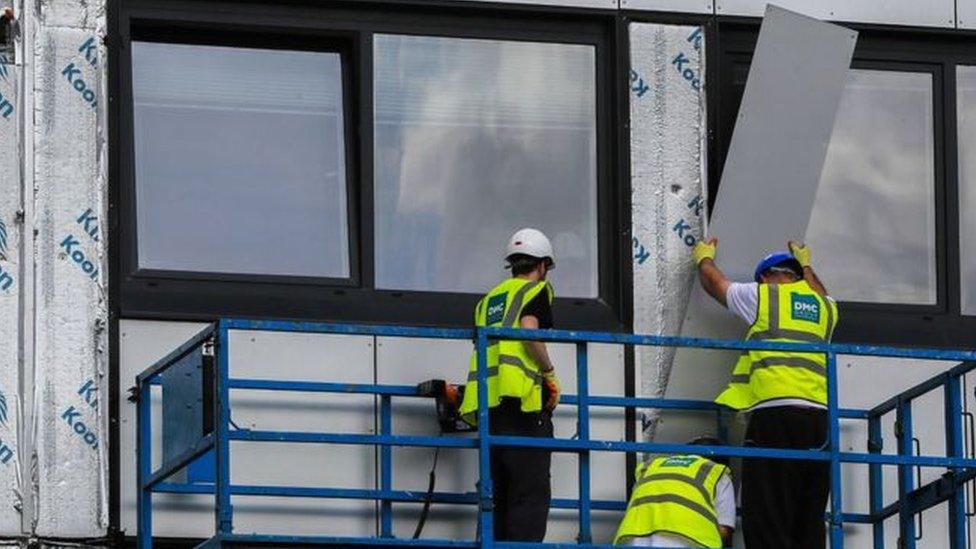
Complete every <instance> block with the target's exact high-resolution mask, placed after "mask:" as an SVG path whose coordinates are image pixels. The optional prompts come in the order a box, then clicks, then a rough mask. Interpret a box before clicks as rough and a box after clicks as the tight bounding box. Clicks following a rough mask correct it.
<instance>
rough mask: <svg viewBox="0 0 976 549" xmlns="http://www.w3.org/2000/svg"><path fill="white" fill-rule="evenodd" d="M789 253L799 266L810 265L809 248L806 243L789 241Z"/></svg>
mask: <svg viewBox="0 0 976 549" xmlns="http://www.w3.org/2000/svg"><path fill="white" fill-rule="evenodd" d="M788 244H789V246H790V253H791V254H793V257H795V258H796V260H797V261H799V262H800V266H801V267H809V266H810V248H808V247H807V245H806V244H800V243H799V242H794V241H792V240H790V241H789V243H788Z"/></svg>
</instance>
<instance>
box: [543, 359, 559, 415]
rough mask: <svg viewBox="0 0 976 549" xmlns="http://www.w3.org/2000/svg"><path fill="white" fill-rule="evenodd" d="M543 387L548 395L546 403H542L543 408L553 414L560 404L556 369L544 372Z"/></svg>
mask: <svg viewBox="0 0 976 549" xmlns="http://www.w3.org/2000/svg"><path fill="white" fill-rule="evenodd" d="M542 386H543V387H545V390H546V393H548V394H547V395H546V396H547V398H546V401H545V402H543V403H542V406H543V408H545V409H546V410H549V411H550V412H551V411H553V410H555V409H556V405H557V404H559V381H558V380H557V379H556V370H555V369H552V370H549V371H547V372H542Z"/></svg>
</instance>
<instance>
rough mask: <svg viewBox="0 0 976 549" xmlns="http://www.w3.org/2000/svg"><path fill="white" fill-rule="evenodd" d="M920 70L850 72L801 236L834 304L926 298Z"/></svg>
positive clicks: (931, 285)
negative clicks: (805, 231) (808, 219)
mask: <svg viewBox="0 0 976 549" xmlns="http://www.w3.org/2000/svg"><path fill="white" fill-rule="evenodd" d="M932 93H933V92H932V76H931V75H930V74H929V73H917V72H891V71H879V70H851V71H849V74H848V79H847V86H846V88H845V90H844V95H843V97H842V99H841V103H840V107H839V108H838V111H837V119H836V121H835V123H834V132H833V135H832V137H831V140H830V146H829V148H828V152H827V159H826V162H825V164H824V169H823V174H822V177H821V180H820V187H819V189H818V191H817V197H816V201H815V203H814V208H813V214H812V215H811V217H810V225H809V227H808V228H807V235H806V240H807V242H808V243H809V244H810V246H811V248H812V249H813V250H814V254H815V257H814V260H815V266H816V268H817V271H818V273H819V274H820V276H821V278H822V279H823V281H824V283H825V284H826V285H827V287H828V290H829V291H830V292H831V294H832V295H833V296H834V297H836V298H837V299H840V300H846V301H861V302H880V303H902V304H934V303H936V291H937V280H936V259H935V168H934V155H935V146H934V142H933V139H934V137H933V136H934V129H933V115H932V109H933V106H932Z"/></svg>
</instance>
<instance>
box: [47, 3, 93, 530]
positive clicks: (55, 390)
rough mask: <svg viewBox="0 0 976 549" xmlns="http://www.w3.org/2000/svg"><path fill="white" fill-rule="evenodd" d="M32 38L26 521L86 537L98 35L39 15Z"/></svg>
mask: <svg viewBox="0 0 976 549" xmlns="http://www.w3.org/2000/svg"><path fill="white" fill-rule="evenodd" d="M49 15H50V14H49ZM36 44H37V51H36V55H35V56H34V60H35V63H36V65H35V66H36V75H35V83H36V91H37V97H36V103H37V108H36V111H35V117H36V129H35V134H34V139H35V150H36V164H35V176H36V182H37V183H36V194H35V207H36V210H37V230H38V234H37V250H36V258H35V261H36V295H37V303H36V314H37V324H36V330H37V332H36V367H35V373H34V405H33V412H34V416H35V417H34V452H35V453H36V460H37V470H36V475H37V478H36V480H37V517H36V518H37V523H36V532H35V533H36V535H37V536H39V537H54V536H56V537H62V538H65V537H67V538H81V537H97V536H101V535H104V533H105V526H106V521H107V509H106V490H105V480H104V479H105V475H106V465H107V460H106V457H105V456H106V455H107V453H106V447H105V443H106V440H107V436H106V435H107V431H106V428H105V423H106V422H105V419H104V413H103V411H104V408H105V406H102V402H101V401H102V399H101V398H100V395H102V394H104V390H103V381H104V379H103V376H104V373H105V371H106V365H107V358H108V353H107V348H106V346H107V343H108V342H107V322H108V314H107V294H106V284H107V274H108V273H107V268H106V248H105V239H104V238H103V237H104V231H103V224H102V220H103V219H104V218H105V216H104V214H103V212H104V209H105V199H104V197H105V177H104V159H103V151H104V146H103V140H104V134H103V132H101V131H100V130H99V127H100V123H101V121H102V116H101V115H100V110H101V109H100V103H101V98H102V89H103V86H102V78H103V76H102V75H103V74H104V71H103V70H102V66H103V63H102V51H101V47H100V46H101V36H100V35H99V33H98V32H96V31H94V30H89V29H84V28H68V27H48V26H45V25H43V24H42V25H41V26H39V27H38V28H37V39H36Z"/></svg>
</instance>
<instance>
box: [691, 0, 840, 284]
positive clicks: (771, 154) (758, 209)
mask: <svg viewBox="0 0 976 549" xmlns="http://www.w3.org/2000/svg"><path fill="white" fill-rule="evenodd" d="M856 40H857V33H856V32H854V31H852V30H850V29H847V28H844V27H840V26H837V25H832V24H829V23H824V22H821V21H818V20H816V19H812V18H809V17H806V16H802V15H799V14H796V13H793V12H790V11H787V10H784V9H781V8H777V7H775V6H769V7H768V8H767V10H766V17H765V19H764V21H763V26H762V30H761V31H760V33H759V42H758V44H757V46H756V54H755V56H754V57H753V60H752V67H751V68H750V70H749V79H748V81H747V83H746V90H745V94H744V95H743V98H742V106H741V107H740V108H739V116H738V119H737V120H736V124H735V131H734V133H733V135H732V143H731V145H730V147H729V154H728V158H727V160H726V162H725V170H724V172H723V174H722V181H721V185H720V186H719V191H718V195H717V199H716V202H715V211H714V213H713V215H712V220H711V226H710V228H709V235H710V236H718V237H719V238H720V239H721V246H720V247H719V258H718V259H719V263H720V264H721V265H722V267H723V269H725V270H726V273H727V274H728V275H729V276H730V278H746V279H751V273H752V266H753V265H754V264H755V261H756V259H757V258H758V257H760V256H762V255H763V254H765V253H768V252H770V251H773V250H778V249H783V248H784V247H785V246H786V244H785V241H786V239H787V238H795V239H802V238H803V235H804V232H805V231H806V227H807V220H808V219H809V218H810V211H811V208H812V207H813V199H814V196H815V194H816V191H817V184H818V182H819V181H820V172H821V169H822V168H823V163H824V158H825V156H826V154H827V145H828V144H829V142H830V135H831V133H832V131H833V127H834V115H835V113H836V111H837V105H838V104H839V102H840V98H841V92H842V91H843V89H844V82H845V78H846V76H847V69H848V67H849V66H850V60H851V55H852V54H853V52H854V44H855V42H856ZM743 212H749V215H745V214H743Z"/></svg>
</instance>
